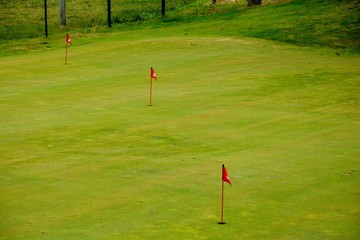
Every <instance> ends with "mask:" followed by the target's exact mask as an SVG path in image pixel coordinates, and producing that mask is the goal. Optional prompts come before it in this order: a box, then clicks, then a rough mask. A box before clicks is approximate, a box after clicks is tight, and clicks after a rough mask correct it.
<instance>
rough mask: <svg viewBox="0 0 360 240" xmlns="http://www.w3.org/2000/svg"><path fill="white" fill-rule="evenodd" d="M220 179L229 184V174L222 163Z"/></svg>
mask: <svg viewBox="0 0 360 240" xmlns="http://www.w3.org/2000/svg"><path fill="white" fill-rule="evenodd" d="M222 180H223V181H224V182H227V183H228V184H230V186H231V182H230V178H229V175H228V173H227V171H226V168H225V166H224V165H223V169H222Z"/></svg>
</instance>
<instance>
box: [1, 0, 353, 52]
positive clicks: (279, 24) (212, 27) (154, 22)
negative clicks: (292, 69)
mask: <svg viewBox="0 0 360 240" xmlns="http://www.w3.org/2000/svg"><path fill="white" fill-rule="evenodd" d="M224 2H229V1H225V0H223V1H220V0H218V4H211V1H210V0H196V1H195V0H186V1H183V0H176V1H168V3H167V5H166V6H167V14H166V15H165V18H162V19H160V16H161V13H160V10H161V9H160V5H159V1H157V0H146V1H144V0H137V1H128V0H127V1H112V9H113V11H112V20H113V23H114V24H113V28H112V29H108V28H107V27H106V26H107V21H106V16H107V14H106V1H100V0H94V1H91V2H90V1H80V0H73V1H70V2H69V3H68V5H67V15H68V21H67V26H66V27H63V28H60V27H59V17H58V1H55V0H49V1H48V6H49V13H48V15H49V38H48V39H45V37H43V36H44V23H43V10H42V3H39V2H38V1H35V0H29V1H27V2H26V3H24V2H23V1H18V0H17V1H12V2H11V3H10V2H0V38H2V39H3V41H2V42H0V55H4V54H9V53H10V54H13V53H18V52H26V51H29V50H33V49H49V48H53V47H55V46H56V45H55V46H54V42H56V41H58V39H63V36H64V35H65V34H66V33H67V32H70V33H71V34H72V35H74V34H76V35H83V34H89V33H92V34H97V33H100V32H112V31H114V32H116V31H122V30H124V29H132V28H135V29H138V28H142V27H145V28H148V27H155V28H158V27H164V26H168V27H172V26H174V25H183V26H189V25H192V28H193V29H194V27H196V26H197V27H198V28H199V29H198V31H199V32H203V33H206V34H209V33H210V34H211V35H216V36H218V35H221V36H231V37H237V38H238V37H240V38H241V37H243V36H247V37H256V38H261V39H268V40H274V41H279V42H285V43H290V44H295V45H299V46H320V47H329V48H333V49H337V51H341V52H343V51H350V52H354V53H359V49H360V48H359V47H360V41H359V37H358V36H359V35H360V28H359V26H360V24H359V23H360V21H359V16H360V11H359V9H360V8H359V1H357V0H326V1H325V0H321V1H319V0H293V1H274V0H263V4H264V5H263V6H260V7H247V4H246V3H247V1H245V0H242V1H238V2H236V3H231V4H223V3H224ZM19 13H21V14H19ZM209 23H211V24H209ZM193 25H195V26H193ZM26 37H29V38H30V39H24V38H26ZM14 39H19V40H14ZM5 40H6V41H5ZM56 43H57V45H58V44H59V42H56Z"/></svg>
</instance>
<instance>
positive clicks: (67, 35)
mask: <svg viewBox="0 0 360 240" xmlns="http://www.w3.org/2000/svg"><path fill="white" fill-rule="evenodd" d="M66 44H70V45H71V44H72V42H71V38H70V35H69V34H66Z"/></svg>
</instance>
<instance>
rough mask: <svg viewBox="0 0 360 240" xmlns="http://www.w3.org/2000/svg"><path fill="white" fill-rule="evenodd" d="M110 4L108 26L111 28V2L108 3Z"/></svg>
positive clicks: (109, 0)
mask: <svg viewBox="0 0 360 240" xmlns="http://www.w3.org/2000/svg"><path fill="white" fill-rule="evenodd" d="M107 3H108V6H107V7H108V9H107V10H108V26H109V27H111V0H108V1H107Z"/></svg>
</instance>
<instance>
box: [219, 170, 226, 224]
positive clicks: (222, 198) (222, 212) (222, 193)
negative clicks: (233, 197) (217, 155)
mask: <svg viewBox="0 0 360 240" xmlns="http://www.w3.org/2000/svg"><path fill="white" fill-rule="evenodd" d="M223 169H224V164H223V165H222V171H223ZM221 183H222V187H221V222H219V224H225V222H224V180H223V179H222V178H221Z"/></svg>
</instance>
